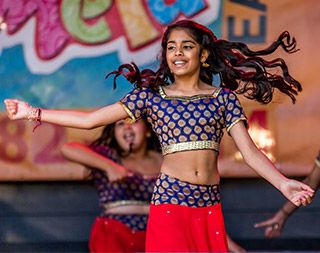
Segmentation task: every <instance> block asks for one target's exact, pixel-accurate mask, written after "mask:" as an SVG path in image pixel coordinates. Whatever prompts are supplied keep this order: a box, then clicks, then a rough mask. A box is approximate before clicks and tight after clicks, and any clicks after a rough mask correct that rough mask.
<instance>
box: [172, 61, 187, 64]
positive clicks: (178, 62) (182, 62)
mask: <svg viewBox="0 0 320 253" xmlns="http://www.w3.org/2000/svg"><path fill="white" fill-rule="evenodd" d="M184 63H185V61H175V62H174V64H175V65H179V64H184Z"/></svg>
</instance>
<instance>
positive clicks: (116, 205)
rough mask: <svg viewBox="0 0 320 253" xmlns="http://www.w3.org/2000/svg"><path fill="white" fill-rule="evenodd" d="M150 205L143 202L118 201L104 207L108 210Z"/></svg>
mask: <svg viewBox="0 0 320 253" xmlns="http://www.w3.org/2000/svg"><path fill="white" fill-rule="evenodd" d="M149 204H150V203H149V202H147V201H141V200H117V201H113V202H111V203H107V204H104V205H103V207H104V209H105V210H108V209H111V208H115V207H119V206H129V205H139V206H145V205H149Z"/></svg>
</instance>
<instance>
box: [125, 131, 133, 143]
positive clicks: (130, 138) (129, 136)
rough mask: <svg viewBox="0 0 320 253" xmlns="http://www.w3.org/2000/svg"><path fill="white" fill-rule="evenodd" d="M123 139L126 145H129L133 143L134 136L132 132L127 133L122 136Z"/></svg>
mask: <svg viewBox="0 0 320 253" xmlns="http://www.w3.org/2000/svg"><path fill="white" fill-rule="evenodd" d="M123 138H124V140H125V141H126V142H127V143H129V144H130V143H133V142H134V138H135V134H134V133H133V132H127V133H125V134H124V136H123Z"/></svg>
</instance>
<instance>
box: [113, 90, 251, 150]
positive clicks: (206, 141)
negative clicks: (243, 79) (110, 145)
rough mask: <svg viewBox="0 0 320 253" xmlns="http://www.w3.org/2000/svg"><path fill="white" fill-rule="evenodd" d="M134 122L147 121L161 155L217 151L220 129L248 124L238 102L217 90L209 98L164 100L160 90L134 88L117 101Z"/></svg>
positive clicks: (165, 96)
mask: <svg viewBox="0 0 320 253" xmlns="http://www.w3.org/2000/svg"><path fill="white" fill-rule="evenodd" d="M119 103H120V104H121V105H122V106H123V108H124V109H125V110H126V112H127V113H128V115H129V117H130V119H131V120H132V121H133V122H134V121H136V120H137V119H139V118H142V117H144V118H146V119H147V121H148V122H149V123H151V125H152V128H153V131H155V132H156V133H157V135H158V138H159V141H160V144H161V147H162V154H163V155H166V154H170V153H174V152H179V151H186V150H198V149H212V150H215V151H217V152H218V151H219V145H220V141H221V138H222V136H223V129H224V128H226V129H227V131H228V132H229V131H230V129H231V128H232V126H234V125H235V124H236V123H238V122H239V121H242V120H243V121H244V122H245V124H247V118H246V116H245V114H244V111H243V109H242V107H241V105H240V102H239V100H238V98H237V96H236V95H235V93H233V92H232V91H230V90H228V89H225V88H217V89H216V90H215V91H214V92H213V93H212V94H208V95H206V94H205V95H196V96H190V97H187V96H167V95H166V94H165V91H164V90H163V88H162V87H161V86H160V87H159V91H158V92H155V91H153V90H152V89H150V88H136V89H134V90H132V91H131V92H130V93H128V94H127V95H126V96H125V97H124V98H123V99H121V100H120V101H119Z"/></svg>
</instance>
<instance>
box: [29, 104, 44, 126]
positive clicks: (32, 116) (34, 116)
mask: <svg viewBox="0 0 320 253" xmlns="http://www.w3.org/2000/svg"><path fill="white" fill-rule="evenodd" d="M41 112H42V110H41V108H33V107H31V106H30V108H29V111H28V114H27V119H28V120H29V121H35V122H36V125H35V126H34V128H33V132H34V130H35V129H36V128H37V127H38V126H40V125H41Z"/></svg>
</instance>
